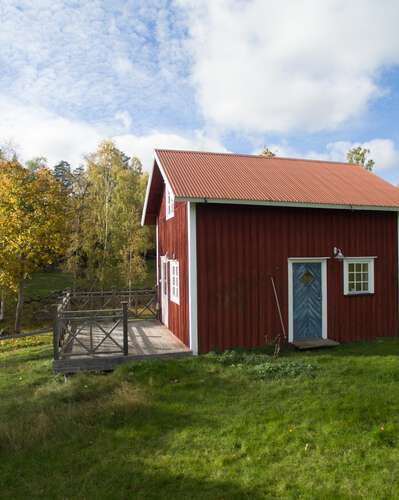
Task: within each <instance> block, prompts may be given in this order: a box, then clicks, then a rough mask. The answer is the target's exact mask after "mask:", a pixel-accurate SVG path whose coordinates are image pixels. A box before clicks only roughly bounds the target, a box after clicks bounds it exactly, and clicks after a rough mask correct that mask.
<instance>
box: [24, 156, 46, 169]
mask: <svg viewBox="0 0 399 500" xmlns="http://www.w3.org/2000/svg"><path fill="white" fill-rule="evenodd" d="M26 168H27V169H29V170H31V171H32V172H36V171H37V170H40V169H41V168H47V158H45V157H44V156H36V157H35V158H32V159H31V160H28V161H27V162H26Z"/></svg>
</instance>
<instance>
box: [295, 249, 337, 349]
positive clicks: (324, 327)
mask: <svg viewBox="0 0 399 500" xmlns="http://www.w3.org/2000/svg"><path fill="white" fill-rule="evenodd" d="M329 258H330V257H299V258H298V259H296V258H294V257H291V258H289V259H288V342H293V340H294V295H293V292H294V289H293V281H292V279H293V272H292V264H294V263H301V262H314V263H316V264H319V263H320V264H321V287H322V338H323V339H326V338H327V319H328V318H327V260H328V259H329Z"/></svg>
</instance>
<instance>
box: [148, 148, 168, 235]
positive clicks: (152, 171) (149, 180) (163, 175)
mask: <svg viewBox="0 0 399 500" xmlns="http://www.w3.org/2000/svg"><path fill="white" fill-rule="evenodd" d="M155 162H156V163H157V165H158V168H159V171H160V172H161V175H162V179H163V181H164V183H165V185H166V186H167V187H168V189H170V191H171V193H172V194H173V197H174V198H175V199H176V196H175V192H174V191H173V189H172V185H171V184H170V182H169V181H168V178H167V177H166V174H165V170H164V169H163V167H162V165H161V162H160V160H159V157H158V155H157V152H156V151H154V164H153V165H152V169H151V172H150V176H149V177H148V183H147V188H146V192H145V198H144V206H143V213H142V214H141V225H142V226H144V220H145V216H146V214H147V205H148V198H149V196H150V189H151V182H152V176H153V174H154V168H155Z"/></svg>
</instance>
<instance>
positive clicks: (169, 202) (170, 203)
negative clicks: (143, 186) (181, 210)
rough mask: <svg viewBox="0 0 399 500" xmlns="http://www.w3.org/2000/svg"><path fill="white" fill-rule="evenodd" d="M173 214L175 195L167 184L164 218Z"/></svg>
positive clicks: (168, 217)
mask: <svg viewBox="0 0 399 500" xmlns="http://www.w3.org/2000/svg"><path fill="white" fill-rule="evenodd" d="M174 215H175V197H174V194H173V193H172V190H171V189H170V187H169V186H166V218H167V219H170V218H172V217H173V216H174Z"/></svg>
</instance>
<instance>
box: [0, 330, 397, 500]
mask: <svg viewBox="0 0 399 500" xmlns="http://www.w3.org/2000/svg"><path fill="white" fill-rule="evenodd" d="M0 349H1V351H0V393H1V398H0V491H1V497H2V498H10V499H11V498H12V499H16V498H30V499H34V498H51V499H58V498H59V499H66V498H68V499H74V498H76V499H84V498H87V499H92V498H93V499H94V498H95V499H116V498H117V499H125V498H126V499H131V498H134V499H164V498H165V499H171V498H173V499H180V498H181V499H187V498H190V499H245V498H248V499H260V498H323V499H325V498H349V497H351V498H396V497H399V483H398V481H397V471H398V463H399V363H398V355H397V353H398V352H399V340H397V339H394V340H384V341H382V340H381V341H377V342H373V343H360V344H356V345H355V344H353V345H347V346H340V347H338V348H336V349H334V350H326V351H318V352H310V353H297V352H290V351H288V352H286V353H284V355H283V356H282V357H281V359H280V360H279V362H278V365H279V367H278V368H276V367H274V368H273V370H268V369H267V370H265V371H264V372H262V373H261V374H259V373H258V372H257V370H255V369H254V367H256V366H261V365H262V359H261V357H260V356H259V355H255V356H252V358H251V356H250V357H249V358H248V357H246V356H242V354H240V355H239V356H236V355H231V354H227V355H224V356H215V355H213V356H212V355H208V356H202V357H198V358H193V359H181V360H175V361H152V362H149V361H147V362H141V363H136V364H130V365H124V366H121V367H120V368H119V369H118V370H117V371H116V372H114V373H112V374H107V375H103V374H97V375H96V374H91V375H87V374H86V375H84V374H82V375H77V376H74V377H71V378H69V379H68V380H67V382H66V383H65V382H64V379H63V377H61V376H56V375H54V374H53V373H52V370H51V359H50V356H51V344H50V339H49V338H46V337H38V338H32V339H28V340H18V341H14V342H7V343H3V344H2V345H1V347H0ZM268 363H269V361H266V363H265V365H267V364H268ZM306 367H307V368H306Z"/></svg>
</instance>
